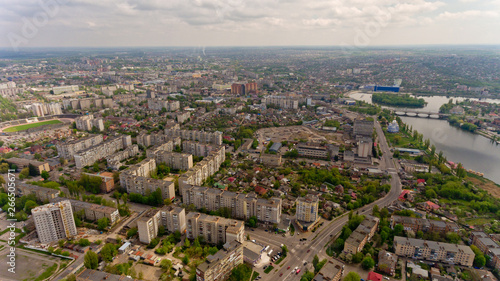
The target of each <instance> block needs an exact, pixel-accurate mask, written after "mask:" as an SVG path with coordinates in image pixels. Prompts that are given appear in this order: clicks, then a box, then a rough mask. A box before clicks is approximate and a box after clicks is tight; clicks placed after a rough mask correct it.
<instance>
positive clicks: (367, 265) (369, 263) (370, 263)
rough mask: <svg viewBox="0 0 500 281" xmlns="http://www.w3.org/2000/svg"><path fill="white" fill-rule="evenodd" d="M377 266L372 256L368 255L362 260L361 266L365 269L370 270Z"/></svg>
mask: <svg viewBox="0 0 500 281" xmlns="http://www.w3.org/2000/svg"><path fill="white" fill-rule="evenodd" d="M374 266H375V261H374V260H373V259H372V258H371V257H366V258H364V259H363V261H362V262H361V267H362V268H363V269H364V270H370V269H372V268H373V267H374Z"/></svg>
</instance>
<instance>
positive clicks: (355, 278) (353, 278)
mask: <svg viewBox="0 0 500 281" xmlns="http://www.w3.org/2000/svg"><path fill="white" fill-rule="evenodd" d="M344 281H361V277H359V274H357V273H356V272H354V271H351V272H349V273H347V275H346V276H345V277H344Z"/></svg>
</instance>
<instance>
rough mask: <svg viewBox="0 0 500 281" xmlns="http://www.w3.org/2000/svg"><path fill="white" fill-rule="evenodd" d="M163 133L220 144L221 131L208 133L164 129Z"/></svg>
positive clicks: (171, 136) (169, 135) (172, 136)
mask: <svg viewBox="0 0 500 281" xmlns="http://www.w3.org/2000/svg"><path fill="white" fill-rule="evenodd" d="M165 135H166V136H168V137H170V138H174V137H179V138H181V139H182V140H191V141H199V142H204V143H212V144H216V145H222V133H221V132H214V133H210V132H201V131H192V130H179V129H165Z"/></svg>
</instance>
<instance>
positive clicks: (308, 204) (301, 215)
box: [296, 194, 319, 230]
mask: <svg viewBox="0 0 500 281" xmlns="http://www.w3.org/2000/svg"><path fill="white" fill-rule="evenodd" d="M318 209H319V198H318V197H317V196H314V195H311V194H308V195H306V197H298V198H297V214H296V215H297V221H298V222H299V224H303V226H307V225H312V224H314V223H315V222H316V221H318V220H319V215H318ZM311 223H312V224H311ZM305 230H308V229H307V227H306V229H305Z"/></svg>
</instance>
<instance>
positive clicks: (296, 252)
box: [262, 122, 402, 281]
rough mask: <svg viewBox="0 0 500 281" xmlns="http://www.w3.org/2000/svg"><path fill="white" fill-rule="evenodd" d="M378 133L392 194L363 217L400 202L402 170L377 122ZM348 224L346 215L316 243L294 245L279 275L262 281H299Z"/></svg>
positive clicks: (325, 229)
mask: <svg viewBox="0 0 500 281" xmlns="http://www.w3.org/2000/svg"><path fill="white" fill-rule="evenodd" d="M375 129H376V131H377V134H378V136H379V143H380V149H381V150H382V153H383V157H382V160H381V161H383V162H384V163H383V165H384V167H386V171H387V172H388V173H389V174H390V175H391V181H390V184H391V190H390V191H389V193H388V194H387V195H386V196H385V197H383V198H380V199H379V200H377V201H375V202H373V203H371V204H368V205H366V206H364V207H362V208H361V209H360V210H359V213H360V214H369V213H370V212H371V210H372V208H373V206H374V205H378V206H379V207H381V208H382V207H385V206H387V205H390V204H391V203H392V202H393V201H394V200H396V199H397V198H398V196H399V195H400V194H401V190H402V189H401V181H400V179H399V175H398V173H397V171H398V170H399V166H398V163H395V162H394V161H393V159H392V157H391V155H392V153H391V151H390V149H389V146H388V144H387V141H386V139H385V137H384V133H383V131H382V128H381V127H380V124H379V123H378V122H375ZM347 221H348V216H347V214H344V215H343V216H341V217H338V218H337V219H336V220H334V221H331V222H329V223H325V225H323V227H321V228H320V230H319V231H320V232H319V234H318V235H317V237H316V238H315V239H314V236H311V237H313V238H312V239H308V240H307V241H306V242H305V244H304V245H300V244H295V243H294V245H291V247H290V246H289V248H288V250H289V252H290V253H289V255H288V257H287V258H286V259H285V261H284V263H283V265H282V266H281V267H280V266H279V265H278V266H275V269H276V268H277V269H278V271H276V272H275V269H274V270H273V271H271V272H270V273H269V274H262V280H287V281H288V280H292V281H293V280H300V277H301V276H302V272H303V271H305V269H306V267H307V266H310V264H311V262H312V259H313V257H314V255H318V257H320V256H326V253H325V250H326V248H325V245H326V244H327V242H329V241H330V239H332V237H334V236H336V234H337V233H339V232H340V231H341V230H342V227H343V226H344V224H346V223H347ZM287 244H288V243H287ZM305 262H307V263H308V264H307V266H304V263H305ZM288 267H290V269H287V268H288ZM295 267H298V268H300V269H301V273H299V274H298V275H296V274H295V273H294V272H293V271H292V270H293V269H294V268H295ZM281 273H283V276H282V277H279V275H280V274H281Z"/></svg>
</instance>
